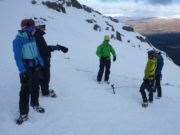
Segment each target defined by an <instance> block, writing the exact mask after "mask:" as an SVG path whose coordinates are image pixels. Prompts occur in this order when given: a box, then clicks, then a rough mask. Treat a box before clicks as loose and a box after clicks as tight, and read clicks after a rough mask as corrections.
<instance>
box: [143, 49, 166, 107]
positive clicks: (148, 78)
mask: <svg viewBox="0 0 180 135" xmlns="http://www.w3.org/2000/svg"><path fill="white" fill-rule="evenodd" d="M163 66H164V60H163V57H162V55H161V52H157V51H155V50H151V51H148V62H147V64H146V68H145V71H144V78H143V83H142V84H141V87H140V93H141V96H142V99H143V103H142V106H143V107H147V106H148V102H149V103H152V102H153V92H156V91H157V99H159V98H161V97H162V90H161V80H162V73H161V71H162V68H163ZM145 90H147V91H148V94H149V98H148V99H147V96H146V92H145Z"/></svg>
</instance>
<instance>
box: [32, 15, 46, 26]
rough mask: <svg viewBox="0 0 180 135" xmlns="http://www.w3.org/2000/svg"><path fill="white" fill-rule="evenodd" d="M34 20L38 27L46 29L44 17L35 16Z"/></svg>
mask: <svg viewBox="0 0 180 135" xmlns="http://www.w3.org/2000/svg"><path fill="white" fill-rule="evenodd" d="M33 20H34V22H35V26H36V28H43V29H46V24H45V19H43V18H35V17H34V19H33Z"/></svg>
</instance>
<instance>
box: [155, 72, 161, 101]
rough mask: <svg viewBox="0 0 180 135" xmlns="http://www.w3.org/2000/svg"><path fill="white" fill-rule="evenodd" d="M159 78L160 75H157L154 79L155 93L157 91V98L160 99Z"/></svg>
mask: <svg viewBox="0 0 180 135" xmlns="http://www.w3.org/2000/svg"><path fill="white" fill-rule="evenodd" d="M161 78H162V75H157V76H156V78H155V79H156V85H155V91H156V90H157V96H158V97H162V89H161Z"/></svg>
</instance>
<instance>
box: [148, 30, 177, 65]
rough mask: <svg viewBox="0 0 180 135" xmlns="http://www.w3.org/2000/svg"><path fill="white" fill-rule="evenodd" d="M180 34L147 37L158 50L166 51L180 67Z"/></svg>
mask: <svg viewBox="0 0 180 135" xmlns="http://www.w3.org/2000/svg"><path fill="white" fill-rule="evenodd" d="M179 37H180V33H163V34H152V35H147V38H148V40H149V41H150V42H151V43H152V44H153V45H154V46H155V47H156V48H158V49H160V50H163V51H165V52H166V53H167V54H168V55H169V57H171V59H172V60H173V61H174V63H175V64H177V65H179V66H180V53H179V52H180V38H179Z"/></svg>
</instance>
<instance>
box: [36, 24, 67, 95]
mask: <svg viewBox="0 0 180 135" xmlns="http://www.w3.org/2000/svg"><path fill="white" fill-rule="evenodd" d="M45 29H46V25H45V24H42V25H36V32H35V39H36V43H37V46H38V48H39V51H40V55H41V57H42V59H43V61H44V67H43V68H42V69H41V72H40V87H41V91H42V95H43V96H47V97H56V93H55V92H54V90H50V89H49V82H50V59H51V52H53V51H55V50H61V51H62V52H64V53H66V52H67V51H68V48H66V47H64V46H61V45H56V46H53V45H47V43H46V41H45V39H44V37H43V36H44V34H45Z"/></svg>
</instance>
